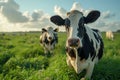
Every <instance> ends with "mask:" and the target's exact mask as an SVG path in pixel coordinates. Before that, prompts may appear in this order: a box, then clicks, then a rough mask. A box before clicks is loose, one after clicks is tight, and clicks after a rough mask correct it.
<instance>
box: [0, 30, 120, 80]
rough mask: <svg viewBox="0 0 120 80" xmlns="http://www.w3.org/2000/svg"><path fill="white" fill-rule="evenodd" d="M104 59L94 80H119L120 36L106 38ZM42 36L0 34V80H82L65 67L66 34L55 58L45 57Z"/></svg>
mask: <svg viewBox="0 0 120 80" xmlns="http://www.w3.org/2000/svg"><path fill="white" fill-rule="evenodd" d="M102 35H103V41H104V55H103V57H102V59H101V60H100V61H99V62H98V64H96V65H95V68H94V71H93V75H92V78H93V80H120V33H114V35H115V39H114V41H111V40H108V39H106V38H105V33H102ZM39 36H40V33H39V32H36V33H35V32H31V33H30V32H26V33H20V32H19V33H0V80H80V78H81V77H83V76H84V74H85V73H84V71H83V73H81V74H76V73H75V71H74V70H73V69H71V68H69V67H68V66H67V64H66V54H65V42H66V33H62V32H59V33H58V37H59V39H58V40H59V41H58V44H57V45H56V48H55V50H54V51H53V54H48V55H45V54H44V51H43V48H42V47H41V46H40V44H39Z"/></svg>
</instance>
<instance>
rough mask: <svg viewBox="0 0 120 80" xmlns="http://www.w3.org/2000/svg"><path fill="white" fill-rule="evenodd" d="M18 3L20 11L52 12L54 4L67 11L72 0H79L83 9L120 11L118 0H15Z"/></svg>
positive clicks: (77, 0)
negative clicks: (37, 10)
mask: <svg viewBox="0 0 120 80" xmlns="http://www.w3.org/2000/svg"><path fill="white" fill-rule="evenodd" d="M15 1H16V2H17V3H18V4H19V5H20V10H21V11H26V10H29V11H33V10H34V9H42V10H44V11H45V12H48V13H50V14H51V13H53V9H54V6H55V5H58V6H61V7H63V8H65V9H66V10H68V11H69V9H70V8H71V6H72V5H73V3H74V2H79V3H80V4H81V6H82V7H83V8H84V9H90V8H93V9H98V10H101V11H106V10H110V11H113V12H115V13H120V7H119V5H120V0H35V1H34V0H29V1H28V0H15Z"/></svg>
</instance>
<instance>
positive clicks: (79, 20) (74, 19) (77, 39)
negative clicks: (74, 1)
mask: <svg viewBox="0 0 120 80" xmlns="http://www.w3.org/2000/svg"><path fill="white" fill-rule="evenodd" d="M99 16H100V12H99V11H97V10H94V11H91V12H90V13H89V14H88V15H87V16H86V17H85V16H83V13H82V12H79V11H77V10H73V11H71V12H68V13H67V18H66V19H63V18H61V17H60V16H59V15H55V16H52V17H51V18H50V20H51V22H53V23H54V24H56V25H58V26H65V28H66V31H67V35H68V39H67V44H66V46H68V47H71V48H72V47H73V48H74V47H82V42H81V40H82V38H83V37H84V34H85V26H84V25H85V24H87V23H92V22H94V21H96V20H97V19H98V17H99Z"/></svg>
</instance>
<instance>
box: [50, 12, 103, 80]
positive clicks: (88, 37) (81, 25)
mask: <svg viewBox="0 0 120 80" xmlns="http://www.w3.org/2000/svg"><path fill="white" fill-rule="evenodd" d="M99 16H100V12H99V11H97V10H94V11H91V12H90V13H89V14H88V15H87V16H83V13H82V12H79V11H77V10H73V11H71V12H68V13H67V18H66V19H63V18H61V17H60V16H59V15H55V16H52V17H51V18H50V20H51V22H53V23H54V24H56V25H58V26H65V28H66V31H67V35H68V36H67V40H66V54H67V59H66V61H67V64H68V65H69V66H71V67H73V68H74V70H75V71H76V73H80V72H82V71H83V70H84V69H86V75H85V77H84V78H85V79H86V78H88V79H90V78H91V75H92V72H93V68H94V65H95V63H97V62H98V60H99V59H101V57H102V55H103V47H104V45H103V41H102V37H101V33H100V32H99V31H98V30H96V29H91V28H89V27H88V26H87V24H88V23H92V22H94V21H96V20H97V19H98V17H99Z"/></svg>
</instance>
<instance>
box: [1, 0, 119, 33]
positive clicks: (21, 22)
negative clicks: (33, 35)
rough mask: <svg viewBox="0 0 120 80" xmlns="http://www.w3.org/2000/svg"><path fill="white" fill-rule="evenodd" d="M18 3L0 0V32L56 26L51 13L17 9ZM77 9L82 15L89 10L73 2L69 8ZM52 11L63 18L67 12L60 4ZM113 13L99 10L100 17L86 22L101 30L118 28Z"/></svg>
mask: <svg viewBox="0 0 120 80" xmlns="http://www.w3.org/2000/svg"><path fill="white" fill-rule="evenodd" d="M19 7H20V6H19V5H18V4H17V3H16V2H15V1H14V0H1V1H0V32H2V31H5V32H6V31H10V32H12V31H39V30H41V28H43V27H47V26H52V27H57V26H56V25H54V24H53V23H52V22H50V20H49V18H50V16H51V15H49V14H47V13H45V12H44V11H43V10H34V11H33V12H31V13H30V12H29V11H25V12H20V11H19ZM74 9H76V10H79V11H82V12H83V13H84V16H87V14H88V13H89V12H90V11H91V9H88V10H85V9H83V8H82V7H81V5H80V3H77V2H75V3H73V5H72V7H71V8H70V10H74ZM54 12H55V14H57V15H60V16H61V17H63V18H66V13H67V12H69V11H67V10H66V9H64V8H62V7H60V6H54ZM114 16H115V14H113V13H111V12H110V11H105V12H101V16H100V18H99V19H98V20H97V21H96V22H94V23H92V24H88V26H90V27H91V28H96V29H99V30H101V31H106V30H113V31H116V30H117V29H120V27H119V26H120V21H117V20H116V21H113V20H112V19H111V18H113V17H114ZM64 30H65V28H64V27H60V31H64Z"/></svg>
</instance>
